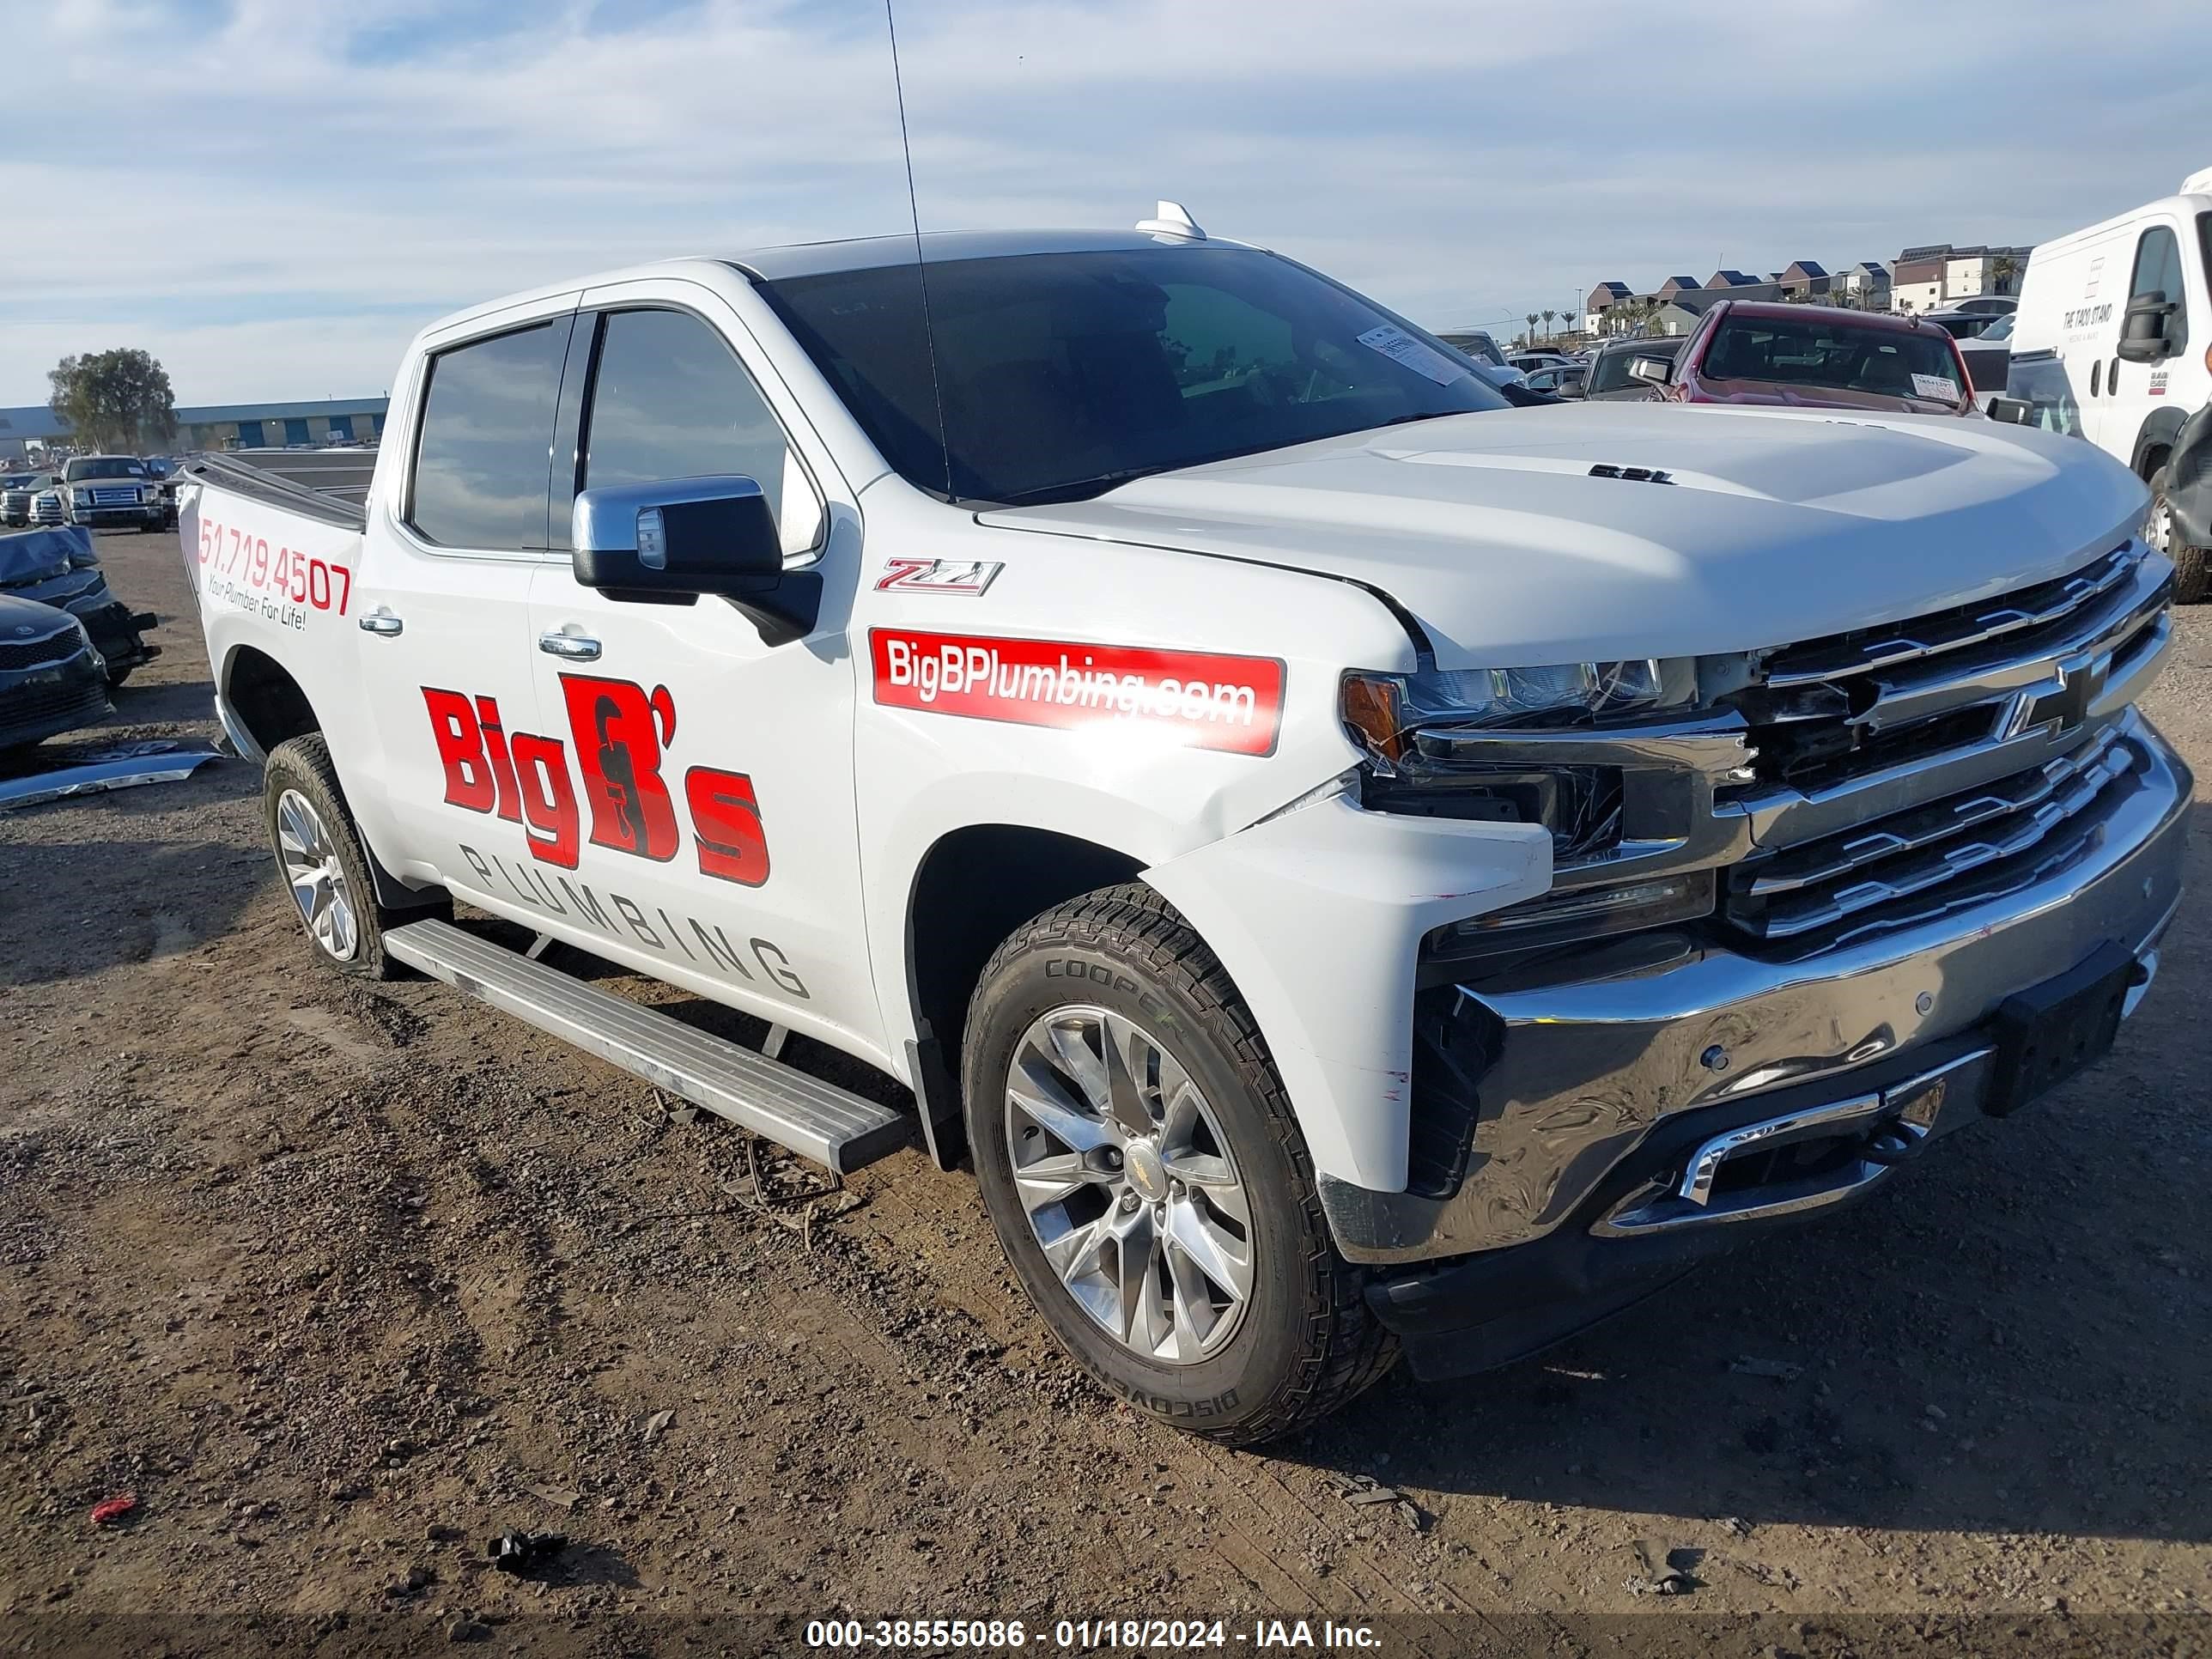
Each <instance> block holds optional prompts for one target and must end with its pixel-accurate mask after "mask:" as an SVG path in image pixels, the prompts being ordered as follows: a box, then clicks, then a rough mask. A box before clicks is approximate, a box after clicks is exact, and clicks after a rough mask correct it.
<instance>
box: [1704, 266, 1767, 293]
mask: <svg viewBox="0 0 2212 1659" xmlns="http://www.w3.org/2000/svg"><path fill="white" fill-rule="evenodd" d="M1705 286H1706V287H1707V288H1717V289H1723V290H1725V289H1732V288H1759V287H1763V286H1764V284H1763V283H1760V282H1759V278H1758V277H1756V276H1748V275H1747V274H1746V273H1745V272H1743V271H1741V270H1717V271H1715V272H1714V273H1713V274H1712V276H1711V278H1709V279H1708V280H1707V282H1706V283H1705Z"/></svg>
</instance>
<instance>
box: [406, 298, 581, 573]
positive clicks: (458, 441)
mask: <svg viewBox="0 0 2212 1659" xmlns="http://www.w3.org/2000/svg"><path fill="white" fill-rule="evenodd" d="M568 325H569V319H568V318H566V317H562V318H559V319H556V320H555V321H553V322H550V323H541V324H539V325H538V326H537V327H535V328H526V329H522V330H520V331H517V332H515V333H513V334H501V335H499V336H497V337H495V338H492V339H489V340H478V341H477V342H476V343H474V344H472V345H465V346H459V347H457V348H455V349H453V350H451V351H441V352H440V353H439V354H438V355H437V356H435V357H433V358H432V359H431V360H430V385H429V389H428V392H427V393H426V394H425V396H424V398H423V402H422V435H421V436H420V437H419V439H418V440H417V441H416V449H415V495H414V502H413V506H412V507H411V508H410V513H409V517H408V522H409V523H410V524H412V525H413V526H414V527H415V528H416V531H418V532H420V533H421V534H422V536H423V537H424V538H426V539H428V540H429V541H433V542H435V543H436V544H438V545H440V546H441V547H471V548H479V547H480V548H488V549H501V548H540V547H543V546H544V545H545V477H546V451H547V448H548V447H549V446H550V444H551V443H552V441H553V410H554V406H555V404H556V402H557V401H558V399H559V398H560V394H561V359H562V354H563V353H564V352H565V351H566V350H567V349H568Z"/></svg>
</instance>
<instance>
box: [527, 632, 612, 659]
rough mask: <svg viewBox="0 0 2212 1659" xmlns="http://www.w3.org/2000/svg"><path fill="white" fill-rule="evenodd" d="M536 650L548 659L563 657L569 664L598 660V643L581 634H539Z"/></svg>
mask: <svg viewBox="0 0 2212 1659" xmlns="http://www.w3.org/2000/svg"><path fill="white" fill-rule="evenodd" d="M538 649H539V650H540V651H543V652H544V653H545V654H546V655H547V656H549V657H563V658H566V659H568V661H570V662H597V661H598V660H599V641H597V640H594V639H591V638H588V637H586V635H582V634H540V635H538Z"/></svg>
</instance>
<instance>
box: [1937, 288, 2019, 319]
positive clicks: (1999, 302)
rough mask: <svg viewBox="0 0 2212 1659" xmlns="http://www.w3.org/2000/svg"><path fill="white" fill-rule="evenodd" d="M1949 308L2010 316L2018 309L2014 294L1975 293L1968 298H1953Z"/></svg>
mask: <svg viewBox="0 0 2212 1659" xmlns="http://www.w3.org/2000/svg"><path fill="white" fill-rule="evenodd" d="M1950 309H1952V310H1953V311H1962V312H1969V313H1972V312H1977V311H1979V312H1987V313H1991V314H1993V315H1996V316H2000V317H2004V316H2010V315H2011V314H2012V313H2014V312H2015V311H2018V310H2019V309H2020V296H2019V295H2016V294H1977V295H1973V296H1972V297H1971V298H1969V299H1965V300H1954V301H1952V303H1951V307H1950Z"/></svg>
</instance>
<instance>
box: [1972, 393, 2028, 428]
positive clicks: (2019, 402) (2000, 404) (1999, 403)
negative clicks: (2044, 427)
mask: <svg viewBox="0 0 2212 1659" xmlns="http://www.w3.org/2000/svg"><path fill="white" fill-rule="evenodd" d="M1983 408H1984V413H1986V414H1987V415H1988V416H1989V417H1990V419H1991V420H1993V421H2004V422H2008V423H2009V424H2011V425H2013V426H2033V425H2034V424H2035V405H2034V404H2032V403H2030V402H2028V400H2027V398H2004V397H1996V398H1990V400H1989V402H1988V403H1987V404H1984V406H1983Z"/></svg>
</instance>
